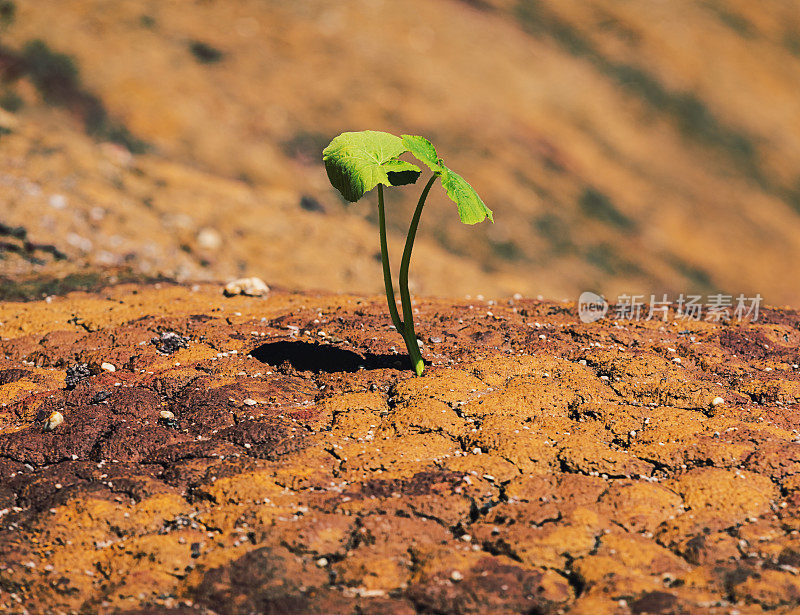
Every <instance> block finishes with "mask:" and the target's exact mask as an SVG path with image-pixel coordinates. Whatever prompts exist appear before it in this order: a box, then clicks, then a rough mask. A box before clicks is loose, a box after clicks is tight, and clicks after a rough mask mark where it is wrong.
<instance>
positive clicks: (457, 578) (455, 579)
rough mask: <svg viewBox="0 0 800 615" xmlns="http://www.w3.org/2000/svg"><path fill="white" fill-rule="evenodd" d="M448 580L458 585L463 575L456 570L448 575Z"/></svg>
mask: <svg viewBox="0 0 800 615" xmlns="http://www.w3.org/2000/svg"><path fill="white" fill-rule="evenodd" d="M450 578H451V579H452V580H453V582H455V583H458V582H459V581H463V580H464V575H463V574H461V573H460V572H459V571H458V570H453V572H452V573H450Z"/></svg>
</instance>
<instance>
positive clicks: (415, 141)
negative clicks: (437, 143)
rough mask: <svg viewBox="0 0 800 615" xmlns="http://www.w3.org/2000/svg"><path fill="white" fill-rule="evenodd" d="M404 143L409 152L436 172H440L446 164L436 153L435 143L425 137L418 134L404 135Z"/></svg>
mask: <svg viewBox="0 0 800 615" xmlns="http://www.w3.org/2000/svg"><path fill="white" fill-rule="evenodd" d="M402 139H403V145H405V146H406V149H408V151H409V152H411V153H412V154H414V156H415V157H416V158H417V159H418V160H419V161H420V162H422V163H424V164H426V165H428V168H429V169H430V170H431V171H433V172H434V173H439V172H440V171H441V170H442V167H443V166H444V163H443V162H442V159H441V158H439V156H438V154H437V153H436V148H435V147H433V143H431V142H430V141H428V140H427V139H426V138H425V137H419V136H417V135H403V137H402Z"/></svg>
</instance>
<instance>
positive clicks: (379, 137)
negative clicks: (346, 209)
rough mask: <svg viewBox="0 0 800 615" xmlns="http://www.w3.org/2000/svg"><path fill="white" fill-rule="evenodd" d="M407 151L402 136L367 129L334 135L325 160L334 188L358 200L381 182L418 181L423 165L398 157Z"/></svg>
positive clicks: (349, 197)
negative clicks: (420, 166)
mask: <svg viewBox="0 0 800 615" xmlns="http://www.w3.org/2000/svg"><path fill="white" fill-rule="evenodd" d="M405 151H407V150H406V147H405V146H404V145H403V141H402V139H400V137H396V136H395V135H392V134H389V133H388V132H378V131H374V130H364V131H362V132H344V133H342V134H340V135H339V136H338V137H336V138H334V139H333V141H331V142H330V145H328V147H326V148H325V149H324V150H323V152H322V159H323V161H324V162H325V170H326V171H327V173H328V179H330V181H331V184H333V187H334V188H336V189H337V190H338V191H339V192H341V193H342V196H343V197H344V198H345V199H347V200H348V201H350V202H352V203H355V202H356V201H357V200H358V199H360V198H361V197H362V196H364V193H365V192H369V191H370V190H372V189H373V188H374V187H375V186H377V185H378V184H383V185H385V186H402V185H404V184H412V183H414V182H415V181H416V180H417V178H418V177H419V174H420V169H419V167H417V166H415V165H413V164H411V163H410V162H405V161H404V160H398V159H397V157H398V156H399V155H400V154H402V153H404V152H405ZM390 173H391V177H390V175H389V174H390Z"/></svg>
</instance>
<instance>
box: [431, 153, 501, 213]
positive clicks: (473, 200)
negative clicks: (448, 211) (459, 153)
mask: <svg viewBox="0 0 800 615" xmlns="http://www.w3.org/2000/svg"><path fill="white" fill-rule="evenodd" d="M440 177H441V179H442V187H443V188H444V189H445V192H447V196H449V197H450V198H451V199H452V200H453V201H455V204H456V205H457V206H458V217H459V218H461V221H462V222H463V223H464V224H477V223H478V222H483V221H484V220H485V219H486V218H489V221H490V222H492V223H494V217H492V210H491V209H489V208H488V207H486V205H485V204H484V202H483V201H482V200H481V197H479V196H478V193H477V192H475V190H474V189H473V188H472V186H470V185H469V184H468V183H467V181H466V180H465V179H464V178H463V177H461V176H460V175H459V174H458V173H456V172H454V171H451V170H450V169H448V168H447V167H445V166H443V168H442V174H441V175H440Z"/></svg>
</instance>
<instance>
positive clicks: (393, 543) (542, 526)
mask: <svg viewBox="0 0 800 615" xmlns="http://www.w3.org/2000/svg"><path fill="white" fill-rule="evenodd" d="M417 308H418V310H419V314H418V323H419V325H418V331H419V334H420V338H421V340H422V341H423V342H424V356H425V358H426V360H428V362H429V367H428V370H427V371H426V374H425V375H424V376H423V377H421V378H414V377H411V375H410V374H411V372H410V371H409V370H407V369H405V363H404V360H405V357H404V356H403V355H399V354H397V353H398V349H399V348H400V347H401V346H402V344H401V339H400V337H399V336H398V335H397V334H396V332H394V331H393V330H392V328H391V326H390V320H389V318H388V316H387V315H386V314H385V308H384V305H383V301H382V300H381V299H377V298H364V297H358V296H329V295H320V294H291V293H283V292H275V293H273V294H271V295H270V296H269V297H268V298H267V299H255V298H244V297H233V298H224V297H223V296H222V294H221V289H220V288H219V287H212V286H198V287H194V288H186V287H181V286H175V285H160V286H159V285H156V286H153V285H151V286H141V285H139V286H134V285H123V286H118V287H114V288H110V289H107V290H105V291H103V292H101V293H99V294H79V293H74V294H72V295H70V296H68V297H65V298H57V299H51V300H49V301H41V302H35V303H26V304H15V303H3V304H0V322H1V323H2V326H1V327H0V336H2V340H1V341H0V348H1V350H2V353H1V354H0V356H2V359H0V402H1V405H0V477H2V478H0V587H2V589H3V591H2V593H0V608H2V610H3V612H8V613H19V612H29V613H33V612H37V613H38V612H42V613H59V612H70V611H79V610H81V611H88V612H104V613H112V612H139V613H142V612H165V611H164V609H171V610H169V611H166V612H174V613H193V612H205V613H249V612H274V613H279V612H304V613H322V612H325V613H355V612H357V613H362V614H363V613H375V614H377V613H398V614H401V613H402V614H405V613H409V614H410V613H476V614H477V613H490V612H491V613H521V612H525V613H558V612H566V611H569V612H575V613H599V612H616V613H645V612H647V613H695V612H711V613H732V612H734V610H736V611H737V612H739V613H758V612H762V611H764V610H777V611H778V612H788V610H789V609H791V608H794V607H797V606H798V605H800V581H798V576H797V573H798V569H800V542H799V541H798V534H797V532H798V531H799V530H800V497H798V493H799V492H798V486H800V481H798V477H800V452H798V451H799V450H800V449H797V447H798V444H797V441H798V433H797V429H796V426H797V423H798V420H800V414H799V413H798V403H800V374H798V362H800V357H798V350H797V348H798V344H797V341H798V340H797V337H798V334H797V330H798V325H800V315H798V314H797V313H796V312H793V311H786V310H765V311H763V312H762V314H761V317H760V320H759V321H758V322H756V323H741V324H716V323H706V322H694V321H685V320H676V319H674V318H672V317H671V318H670V320H669V321H668V322H660V321H658V322H655V321H650V322H645V321H642V322H620V323H612V322H608V321H601V322H600V323H595V324H590V325H586V324H581V323H580V322H579V320H578V319H577V316H576V314H575V309H574V308H575V306H574V305H570V304H557V303H547V302H539V301H532V300H518V301H504V302H500V303H494V302H477V301H475V302H461V303H456V304H451V303H446V302H441V301H433V300H423V301H420V302H419V303H418V304H417ZM56 413H58V414H56ZM61 419H63V420H61Z"/></svg>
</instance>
